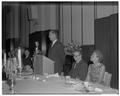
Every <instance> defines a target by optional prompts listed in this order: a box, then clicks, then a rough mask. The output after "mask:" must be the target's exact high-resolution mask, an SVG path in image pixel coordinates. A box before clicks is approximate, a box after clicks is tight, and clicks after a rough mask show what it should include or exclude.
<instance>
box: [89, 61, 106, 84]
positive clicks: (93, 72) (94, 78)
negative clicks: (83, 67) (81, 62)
mask: <svg viewBox="0 0 120 96" xmlns="http://www.w3.org/2000/svg"><path fill="white" fill-rule="evenodd" d="M103 66H104V65H103V64H102V63H101V64H100V65H99V66H95V65H94V64H91V65H90V66H89V69H88V71H89V77H90V81H91V82H94V83H97V82H99V77H100V73H101V70H102V68H103Z"/></svg>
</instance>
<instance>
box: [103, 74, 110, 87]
mask: <svg viewBox="0 0 120 96" xmlns="http://www.w3.org/2000/svg"><path fill="white" fill-rule="evenodd" d="M111 77H112V74H111V73H108V72H105V74H104V79H103V82H104V86H106V87H110V82H111Z"/></svg>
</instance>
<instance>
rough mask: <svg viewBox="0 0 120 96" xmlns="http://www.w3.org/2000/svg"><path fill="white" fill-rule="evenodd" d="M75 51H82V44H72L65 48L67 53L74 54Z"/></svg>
mask: <svg viewBox="0 0 120 96" xmlns="http://www.w3.org/2000/svg"><path fill="white" fill-rule="evenodd" d="M75 50H81V45H80V43H76V42H72V43H68V44H67V45H66V46H65V53H66V54H72V53H73V52H74V51H75Z"/></svg>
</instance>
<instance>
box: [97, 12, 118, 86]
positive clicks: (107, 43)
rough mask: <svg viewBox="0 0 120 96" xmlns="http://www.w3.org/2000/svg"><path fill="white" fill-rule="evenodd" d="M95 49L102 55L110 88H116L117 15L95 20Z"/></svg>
mask: <svg viewBox="0 0 120 96" xmlns="http://www.w3.org/2000/svg"><path fill="white" fill-rule="evenodd" d="M95 47H96V49H99V50H100V51H101V52H102V53H103V55H104V64H105V66H106V71H108V72H109V73H111V74H112V79H111V87H113V88H118V68H119V67H118V14H113V15H111V16H108V17H105V18H101V19H96V20H95Z"/></svg>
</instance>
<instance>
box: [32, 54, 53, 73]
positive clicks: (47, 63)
mask: <svg viewBox="0 0 120 96" xmlns="http://www.w3.org/2000/svg"><path fill="white" fill-rule="evenodd" d="M33 67H34V74H40V75H44V73H48V74H53V73H54V61H52V60H51V59H49V58H47V57H46V56H43V55H36V56H35V57H34V62H33Z"/></svg>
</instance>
